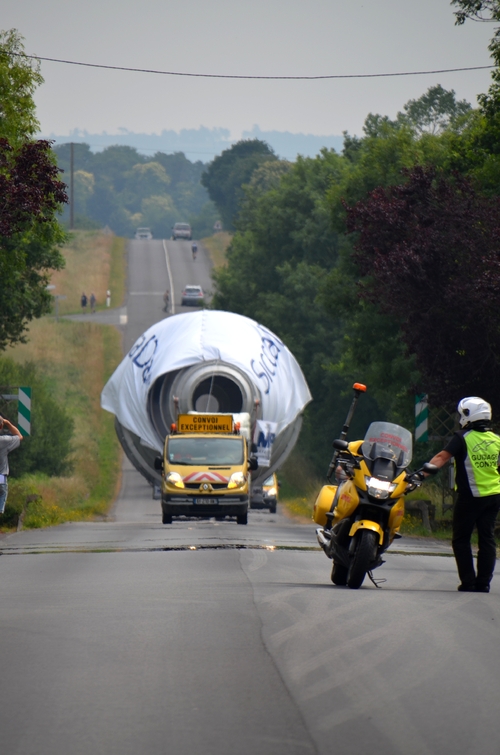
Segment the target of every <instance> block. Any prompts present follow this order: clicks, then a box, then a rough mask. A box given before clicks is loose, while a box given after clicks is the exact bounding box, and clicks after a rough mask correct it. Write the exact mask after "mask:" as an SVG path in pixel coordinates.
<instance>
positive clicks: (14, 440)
mask: <svg viewBox="0 0 500 755" xmlns="http://www.w3.org/2000/svg"><path fill="white" fill-rule="evenodd" d="M2 430H8V431H9V433H10V435H0V514H3V512H4V511H5V504H6V502H7V493H8V491H9V486H8V482H7V480H8V476H9V454H10V452H11V451H13V450H14V449H15V448H18V447H19V444H20V443H21V441H22V439H23V436H22V435H21V433H20V432H19V430H18V429H17V427H15V425H13V424H12V422H9V420H8V419H6V418H5V417H2V416H1V415H0V432H1V431H2Z"/></svg>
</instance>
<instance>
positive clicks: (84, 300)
mask: <svg viewBox="0 0 500 755" xmlns="http://www.w3.org/2000/svg"><path fill="white" fill-rule="evenodd" d="M80 304H81V305H82V312H83V314H85V313H86V312H87V294H86V293H85V291H84V292H83V293H82V298H81V299H80Z"/></svg>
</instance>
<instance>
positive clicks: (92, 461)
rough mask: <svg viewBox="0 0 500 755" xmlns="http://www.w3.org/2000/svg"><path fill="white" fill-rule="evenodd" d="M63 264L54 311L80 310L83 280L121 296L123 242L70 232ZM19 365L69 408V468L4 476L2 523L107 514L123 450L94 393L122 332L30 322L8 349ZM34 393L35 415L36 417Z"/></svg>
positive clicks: (118, 353) (50, 320)
mask: <svg viewBox="0 0 500 755" xmlns="http://www.w3.org/2000/svg"><path fill="white" fill-rule="evenodd" d="M63 253H64V256H65V258H66V261H67V266H66V269H65V270H63V271H60V272H58V273H57V274H56V275H54V276H53V279H52V280H53V282H54V283H55V285H56V286H57V288H56V289H55V292H56V293H57V292H61V293H62V292H64V293H65V295H66V296H67V299H65V300H61V301H60V309H59V313H60V314H64V313H66V312H75V311H78V310H79V306H80V298H79V297H80V295H81V288H82V286H87V289H88V293H90V291H94V292H95V295H96V297H97V299H98V302H99V301H101V302H102V303H103V304H104V302H105V293H106V290H107V289H108V288H110V289H111V292H112V302H113V304H114V305H116V306H118V305H120V304H121V303H122V301H123V296H124V280H125V266H124V241H123V239H117V238H116V237H114V236H112V235H105V234H103V233H99V232H79V231H76V232H74V233H72V234H71V239H70V242H69V243H68V245H67V246H66V247H65V248H64V249H63ZM5 356H7V357H10V358H11V359H13V360H14V361H15V362H17V363H18V364H23V363H25V362H33V363H34V364H35V365H36V367H37V370H38V371H40V372H41V373H42V374H43V375H44V376H45V378H46V381H48V383H49V385H50V388H51V393H52V395H53V396H56V397H57V400H58V402H61V404H63V405H64V406H65V408H66V409H67V410H68V411H69V413H70V415H71V416H72V418H73V419H74V422H75V432H74V438H73V450H72V462H73V471H72V472H71V474H70V475H68V476H65V477H47V476H45V475H43V474H39V473H37V474H34V475H30V476H27V477H26V476H25V477H22V478H20V479H19V480H14V479H13V478H11V479H10V481H9V499H8V503H7V508H6V515H5V516H4V517H3V521H2V522H1V525H2V526H3V528H4V529H5V527H7V528H8V527H9V526H10V527H12V526H16V525H17V520H18V518H19V514H20V512H21V510H22V509H23V507H25V505H26V497H27V496H28V495H29V496H31V497H32V498H33V497H34V498H36V497H37V496H40V498H37V499H36V500H32V501H31V502H30V503H29V505H28V507H27V509H26V511H25V514H24V516H23V525H24V526H25V527H41V526H47V525H50V524H58V523H60V522H63V521H70V520H75V519H88V518H92V517H95V516H96V515H100V516H105V515H106V513H107V511H108V509H109V506H110V503H111V502H112V501H113V499H114V497H115V495H116V493H117V491H118V487H119V482H120V460H121V450H120V447H119V443H118V441H117V438H116V435H115V431H114V418H113V416H112V415H110V414H108V413H107V412H105V411H103V410H102V409H101V408H100V393H101V390H102V387H103V385H104V383H105V382H106V380H107V379H108V377H109V376H110V375H111V373H112V372H113V370H114V369H115V367H116V366H117V364H118V363H119V362H120V361H121V358H122V347H121V336H120V333H119V332H118V330H117V329H116V328H114V327H111V326H102V325H96V324H94V323H92V322H82V323H78V322H72V321H69V320H64V319H60V320H59V321H58V322H56V321H55V318H54V317H53V316H47V317H44V318H42V319H40V320H35V321H33V323H32V324H31V327H30V329H29V334H28V343H27V344H20V345H17V346H15V347H13V348H10V349H8V350H7V351H6V353H5ZM35 418H36V396H33V420H34V421H36V419H35Z"/></svg>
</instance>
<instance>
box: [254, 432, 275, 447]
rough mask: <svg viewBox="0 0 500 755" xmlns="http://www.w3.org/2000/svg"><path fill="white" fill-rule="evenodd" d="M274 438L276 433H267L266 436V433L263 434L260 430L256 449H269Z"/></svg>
mask: <svg viewBox="0 0 500 755" xmlns="http://www.w3.org/2000/svg"><path fill="white" fill-rule="evenodd" d="M275 438H276V433H270V432H268V433H267V435H266V433H263V432H262V430H261V431H260V433H259V437H258V438H257V448H270V447H271V446H272V445H273V443H274V439H275Z"/></svg>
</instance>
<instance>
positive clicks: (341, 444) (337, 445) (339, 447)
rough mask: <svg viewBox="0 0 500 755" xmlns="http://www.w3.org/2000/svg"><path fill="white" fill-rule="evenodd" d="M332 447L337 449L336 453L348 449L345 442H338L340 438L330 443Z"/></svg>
mask: <svg viewBox="0 0 500 755" xmlns="http://www.w3.org/2000/svg"><path fill="white" fill-rule="evenodd" d="M332 446H333V447H334V448H336V449H337V451H347V449H348V448H349V443H348V442H347V441H346V440H340V438H335V440H334V441H333V443H332Z"/></svg>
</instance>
